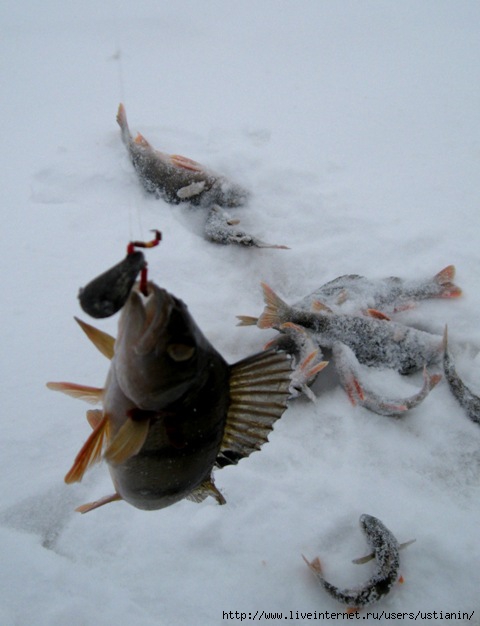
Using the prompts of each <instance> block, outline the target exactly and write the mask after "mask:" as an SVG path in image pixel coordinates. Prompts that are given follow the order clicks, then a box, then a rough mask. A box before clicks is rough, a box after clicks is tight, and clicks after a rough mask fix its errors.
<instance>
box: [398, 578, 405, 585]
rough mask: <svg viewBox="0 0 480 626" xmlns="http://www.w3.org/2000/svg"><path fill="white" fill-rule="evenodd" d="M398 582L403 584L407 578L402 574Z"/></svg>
mask: <svg viewBox="0 0 480 626" xmlns="http://www.w3.org/2000/svg"><path fill="white" fill-rule="evenodd" d="M398 582H399V583H400V584H401V585H403V583H404V582H405V578H404V577H403V576H400V578H399V579H398Z"/></svg>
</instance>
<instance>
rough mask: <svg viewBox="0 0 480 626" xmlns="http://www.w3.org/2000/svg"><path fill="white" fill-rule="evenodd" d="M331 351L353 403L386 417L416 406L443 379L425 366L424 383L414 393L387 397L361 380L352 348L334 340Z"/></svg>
mask: <svg viewBox="0 0 480 626" xmlns="http://www.w3.org/2000/svg"><path fill="white" fill-rule="evenodd" d="M332 354H333V357H334V359H335V370H336V372H337V374H338V377H339V379H340V382H341V384H342V387H343V388H344V389H345V391H346V392H347V395H348V397H349V398H350V401H351V402H352V404H353V405H355V404H360V405H361V406H363V407H365V408H366V409H368V410H370V411H373V412H374V413H378V414H379V415H385V416H387V417H401V416H402V415H405V413H406V412H407V411H409V410H410V409H413V408H415V407H416V406H418V405H419V404H420V403H421V402H422V401H423V400H425V398H426V397H427V396H428V394H429V393H430V391H431V390H432V389H433V388H434V387H435V386H436V385H437V384H438V382H439V381H440V380H441V378H442V376H441V374H429V373H428V371H427V368H426V367H425V368H424V370H423V385H422V388H421V389H420V390H419V391H418V392H417V393H415V394H413V395H411V396H408V397H406V398H388V397H387V396H383V395H380V394H378V393H376V392H374V391H372V390H371V389H368V388H367V387H366V386H365V385H364V384H363V383H361V381H360V378H361V376H360V364H359V362H358V359H357V358H356V356H355V354H354V353H353V350H352V349H351V348H349V347H348V346H346V345H345V344H344V343H341V342H340V341H337V342H335V343H334V344H333V347H332Z"/></svg>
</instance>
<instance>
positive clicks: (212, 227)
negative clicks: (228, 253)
mask: <svg viewBox="0 0 480 626" xmlns="http://www.w3.org/2000/svg"><path fill="white" fill-rule="evenodd" d="M239 223H240V220H238V219H234V218H232V217H231V216H230V215H229V214H228V213H227V212H226V211H224V210H223V209H222V208H221V207H219V206H217V205H214V206H212V207H211V208H210V210H209V212H208V216H207V221H206V222H205V237H206V238H207V239H208V240H209V241H213V242H214V243H220V244H224V245H226V244H230V243H236V244H240V245H242V246H246V247H247V248H251V247H255V248H277V249H280V250H288V246H280V245H276V244H271V243H265V242H264V241H262V240H261V239H258V237H255V236H254V235H250V234H249V233H246V232H245V231H243V230H241V229H238V228H234V226H236V225H237V224H239Z"/></svg>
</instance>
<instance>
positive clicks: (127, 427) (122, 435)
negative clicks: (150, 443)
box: [105, 417, 150, 465]
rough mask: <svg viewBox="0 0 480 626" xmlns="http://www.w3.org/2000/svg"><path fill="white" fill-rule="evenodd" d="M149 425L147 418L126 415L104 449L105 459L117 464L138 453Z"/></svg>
mask: <svg viewBox="0 0 480 626" xmlns="http://www.w3.org/2000/svg"><path fill="white" fill-rule="evenodd" d="M149 426H150V420H149V419H142V420H133V419H132V418H131V417H127V419H126V420H125V422H124V424H123V425H122V427H121V428H120V430H119V431H118V432H117V434H116V435H115V436H114V437H113V439H112V441H111V442H110V444H109V445H108V448H107V449H106V450H105V459H106V460H107V461H108V462H109V463H115V464H117V465H118V464H120V463H124V462H125V461H127V460H128V459H129V458H130V457H132V456H135V455H136V454H138V452H139V451H140V449H141V447H142V446H143V444H144V443H145V439H146V438H147V435H148V429H149Z"/></svg>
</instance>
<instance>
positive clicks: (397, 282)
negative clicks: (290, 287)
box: [294, 265, 461, 313]
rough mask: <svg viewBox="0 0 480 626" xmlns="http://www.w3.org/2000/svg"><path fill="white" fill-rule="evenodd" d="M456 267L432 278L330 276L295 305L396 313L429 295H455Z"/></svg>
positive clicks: (351, 311)
mask: <svg viewBox="0 0 480 626" xmlns="http://www.w3.org/2000/svg"><path fill="white" fill-rule="evenodd" d="M454 276H455V268H454V267H453V265H449V266H448V267H446V268H444V269H443V270H441V271H440V272H438V274H436V275H435V276H434V277H433V278H428V279H420V280H412V279H403V278H399V277H397V276H390V277H388V278H381V279H377V280H371V279H369V278H366V277H365V276H359V275H358V274H347V275H345V276H339V277H338V278H335V279H334V280H331V281H330V282H328V283H325V285H322V287H320V288H319V289H317V290H315V291H314V292H312V293H311V294H309V295H308V296H305V298H302V299H301V300H299V301H298V302H297V303H296V304H295V305H294V306H295V308H299V309H304V310H307V311H308V310H310V309H311V307H312V304H313V303H315V302H318V301H319V302H322V303H323V304H325V305H327V306H329V307H331V308H333V309H334V310H337V309H338V310H343V311H348V312H350V313H353V312H358V311H360V310H367V309H377V310H380V311H382V312H383V313H394V312H395V311H397V310H401V309H402V308H408V307H409V306H411V305H412V303H414V302H417V301H419V300H425V299H427V298H454V297H458V296H459V295H461V290H460V289H459V288H458V287H457V286H456V285H455V284H454V283H453V282H452V280H453V278H454Z"/></svg>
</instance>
